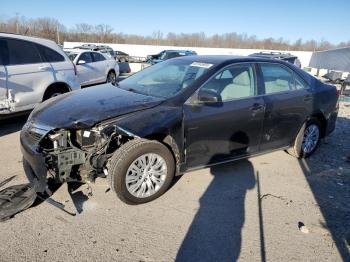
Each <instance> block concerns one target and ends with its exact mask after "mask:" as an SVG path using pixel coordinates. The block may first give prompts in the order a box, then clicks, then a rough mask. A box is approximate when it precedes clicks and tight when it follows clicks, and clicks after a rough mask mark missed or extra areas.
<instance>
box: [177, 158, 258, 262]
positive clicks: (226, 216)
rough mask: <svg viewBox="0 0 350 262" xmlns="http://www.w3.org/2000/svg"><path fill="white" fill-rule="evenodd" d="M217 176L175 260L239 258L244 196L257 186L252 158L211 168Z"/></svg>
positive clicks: (229, 259)
mask: <svg viewBox="0 0 350 262" xmlns="http://www.w3.org/2000/svg"><path fill="white" fill-rule="evenodd" d="M210 172H211V174H212V176H213V177H214V179H213V180H212V182H211V183H210V185H209V186H208V188H207V190H206V191H205V193H204V194H203V195H202V197H201V198H200V201H199V202H200V207H199V210H198V212H197V214H196V215H195V217H194V219H193V221H192V224H191V226H190V228H189V230H188V232H187V234H186V236H185V239H184V240H183V242H182V244H181V247H180V249H179V251H178V253H177V256H176V261H236V260H237V259H238V257H239V254H240V250H241V238H242V237H241V232H242V227H243V225H244V221H245V197H246V193H247V191H248V190H251V189H253V188H254V187H255V184H256V179H255V174H254V168H253V166H252V164H251V162H250V161H249V160H242V161H238V162H232V163H229V164H222V165H217V166H213V167H211V168H210Z"/></svg>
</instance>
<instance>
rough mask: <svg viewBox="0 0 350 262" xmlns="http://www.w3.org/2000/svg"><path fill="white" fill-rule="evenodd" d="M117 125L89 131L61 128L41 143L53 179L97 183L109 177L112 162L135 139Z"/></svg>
mask: <svg viewBox="0 0 350 262" xmlns="http://www.w3.org/2000/svg"><path fill="white" fill-rule="evenodd" d="M133 138H134V136H132V135H131V134H130V133H128V132H127V131H125V130H123V129H120V128H119V127H117V126H115V125H114V126H108V127H94V128H92V129H89V130H83V129H80V130H65V129H59V130H55V131H51V132H49V133H48V134H47V135H46V136H45V137H43V138H42V139H41V140H40V142H39V145H40V146H39V148H40V150H41V151H42V152H40V153H42V154H43V155H44V156H45V163H46V165H47V170H48V171H49V176H51V177H52V178H53V179H54V180H55V181H56V182H59V183H63V182H72V181H78V182H93V181H94V180H95V178H96V177H98V176H101V177H105V176H106V175H107V174H108V159H109V158H110V157H111V156H112V154H113V152H114V151H115V150H116V149H118V148H119V147H120V146H121V145H122V144H123V143H126V142H127V141H128V140H130V139H133Z"/></svg>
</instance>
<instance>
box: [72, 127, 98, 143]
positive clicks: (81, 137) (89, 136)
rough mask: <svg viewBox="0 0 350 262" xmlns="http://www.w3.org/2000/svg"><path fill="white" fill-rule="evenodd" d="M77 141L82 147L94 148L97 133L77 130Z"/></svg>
mask: <svg viewBox="0 0 350 262" xmlns="http://www.w3.org/2000/svg"><path fill="white" fill-rule="evenodd" d="M75 135H76V137H75V140H76V142H77V143H78V144H79V146H80V147H92V146H94V145H95V142H96V137H97V133H96V131H94V130H77V131H76V133H75Z"/></svg>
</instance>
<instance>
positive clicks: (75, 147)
mask: <svg viewBox="0 0 350 262" xmlns="http://www.w3.org/2000/svg"><path fill="white" fill-rule="evenodd" d="M337 112H338V95H337V90H336V88H335V87H333V86H330V85H326V84H323V83H321V82H320V81H318V80H317V79H315V78H314V77H312V76H310V75H308V74H307V73H305V72H304V71H302V70H301V69H299V68H297V67H295V66H293V65H291V64H289V63H287V62H283V61H278V60H271V59H264V58H254V57H232V56H188V57H182V58H175V59H171V60H168V61H165V62H163V63H160V64H156V65H154V66H151V67H149V68H147V69H145V70H143V71H141V72H139V73H136V74H135V75H133V76H130V77H129V78H127V79H125V80H124V81H122V82H121V83H120V84H119V85H118V86H112V85H107V84H106V85H100V86H95V87H91V88H87V89H84V90H80V91H76V92H70V93H67V94H63V95H61V96H58V97H55V98H52V99H49V100H47V101H46V102H44V103H42V104H40V105H38V106H37V107H36V108H35V110H34V111H33V112H32V114H31V115H30V117H29V119H28V121H27V123H26V124H25V126H24V127H23V129H22V132H21V148H22V153H23V157H24V161H23V163H24V168H25V172H26V174H27V176H28V178H29V180H30V181H31V183H32V185H33V187H34V188H35V190H36V191H37V192H47V193H49V194H50V190H49V188H48V186H47V183H48V180H49V179H50V180H54V181H56V182H58V183H63V182H70V181H80V182H84V183H89V182H93V181H94V180H95V179H96V178H97V177H99V176H100V177H107V178H109V180H110V183H111V187H112V189H113V190H114V191H115V192H116V193H117V195H118V196H119V198H120V199H121V200H123V201H124V202H126V203H130V204H139V203H145V202H148V201H151V200H153V199H155V198H157V197H159V196H160V195H161V194H163V193H164V192H165V191H166V190H167V189H168V187H169V186H170V183H171V181H172V179H173V177H174V176H175V175H179V174H182V173H183V172H185V171H188V170H191V169H195V168H200V167H204V166H209V165H213V164H218V163H223V162H227V161H232V160H236V159H241V158H245V157H250V156H253V155H256V154H260V153H262V152H269V151H271V150H276V149H288V151H289V152H290V153H291V154H293V155H295V156H297V157H308V156H309V155H311V154H312V153H313V152H314V151H315V150H316V148H317V146H318V144H319V142H320V139H321V138H323V137H325V136H326V135H328V134H329V133H331V132H332V131H333V130H334V127H335V121H336V118H337Z"/></svg>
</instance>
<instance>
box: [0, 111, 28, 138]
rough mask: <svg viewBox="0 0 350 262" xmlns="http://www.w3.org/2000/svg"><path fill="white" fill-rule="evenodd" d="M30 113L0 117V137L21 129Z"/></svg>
mask: <svg viewBox="0 0 350 262" xmlns="http://www.w3.org/2000/svg"><path fill="white" fill-rule="evenodd" d="M28 116H29V113H25V114H23V115H14V116H11V117H10V116H9V117H7V118H6V119H0V137H1V136H5V135H8V134H11V133H14V132H17V131H20V130H21V129H22V127H23V125H24V124H25V123H26V121H27V119H28Z"/></svg>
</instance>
